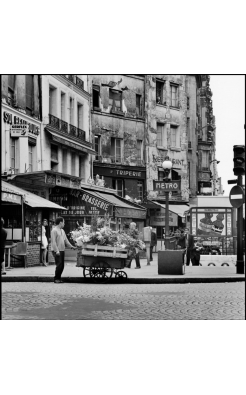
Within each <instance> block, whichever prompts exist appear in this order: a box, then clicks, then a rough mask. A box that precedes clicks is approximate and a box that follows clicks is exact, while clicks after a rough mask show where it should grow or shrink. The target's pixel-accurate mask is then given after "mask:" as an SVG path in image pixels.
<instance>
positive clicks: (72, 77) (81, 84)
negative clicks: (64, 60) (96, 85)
mask: <svg viewBox="0 0 246 395" xmlns="http://www.w3.org/2000/svg"><path fill="white" fill-rule="evenodd" d="M62 76H63V77H65V78H67V79H68V80H69V81H71V82H73V83H74V84H75V85H77V87H78V88H80V89H83V90H84V81H83V80H82V79H81V78H79V77H77V76H76V75H74V74H62Z"/></svg>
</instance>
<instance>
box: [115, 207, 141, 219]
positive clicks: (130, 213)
mask: <svg viewBox="0 0 246 395" xmlns="http://www.w3.org/2000/svg"><path fill="white" fill-rule="evenodd" d="M116 216H117V217H128V218H141V219H145V218H146V211H145V210H136V209H134V208H123V207H117V208H116Z"/></svg>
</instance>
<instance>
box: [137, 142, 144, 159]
mask: <svg viewBox="0 0 246 395" xmlns="http://www.w3.org/2000/svg"><path fill="white" fill-rule="evenodd" d="M137 159H138V160H139V161H142V160H143V141H142V140H137Z"/></svg>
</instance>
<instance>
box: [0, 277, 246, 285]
mask: <svg viewBox="0 0 246 395" xmlns="http://www.w3.org/2000/svg"><path fill="white" fill-rule="evenodd" d="M62 280H63V281H64V283H78V284H81V283H88V284H89V283H90V284H91V283H92V284H95V283H94V282H93V281H92V280H90V279H85V278H84V277H62ZM53 281H54V278H53V277H44V276H43V277H42V276H22V277H15V276H13V277H1V282H2V283H7V282H9V283H12V282H43V283H53ZM241 281H245V277H204V278H202V277H182V278H128V279H127V280H126V281H125V282H120V281H119V280H117V279H115V278H112V279H110V281H109V282H107V284H189V283H193V284H194V283H233V282H241Z"/></svg>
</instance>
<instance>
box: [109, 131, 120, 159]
mask: <svg viewBox="0 0 246 395" xmlns="http://www.w3.org/2000/svg"><path fill="white" fill-rule="evenodd" d="M111 161H112V162H113V163H115V162H116V163H121V140H120V139H116V138H113V137H112V138H111Z"/></svg>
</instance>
